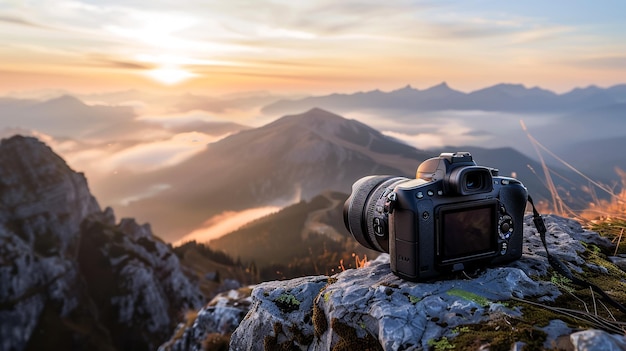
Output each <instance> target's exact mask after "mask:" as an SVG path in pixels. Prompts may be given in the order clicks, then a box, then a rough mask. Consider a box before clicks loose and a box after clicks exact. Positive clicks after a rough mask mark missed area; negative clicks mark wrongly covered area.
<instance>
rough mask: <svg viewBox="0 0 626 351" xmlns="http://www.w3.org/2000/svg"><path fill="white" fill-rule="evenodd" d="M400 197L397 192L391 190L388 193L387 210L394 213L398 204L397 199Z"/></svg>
mask: <svg viewBox="0 0 626 351" xmlns="http://www.w3.org/2000/svg"><path fill="white" fill-rule="evenodd" d="M397 199H398V195H397V194H396V193H395V192H393V191H392V192H390V193H389V194H387V201H385V212H387V213H390V214H391V213H393V209H394V208H395V206H396V200H397Z"/></svg>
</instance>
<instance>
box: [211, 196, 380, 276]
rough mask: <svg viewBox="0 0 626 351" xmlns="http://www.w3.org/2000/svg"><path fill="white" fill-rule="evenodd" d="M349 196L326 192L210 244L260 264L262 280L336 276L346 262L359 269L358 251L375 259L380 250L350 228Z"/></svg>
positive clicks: (256, 264)
mask: <svg viewBox="0 0 626 351" xmlns="http://www.w3.org/2000/svg"><path fill="white" fill-rule="evenodd" d="M347 197H348V195H347V194H343V193H338V192H324V193H323V194H320V195H319V196H316V197H314V198H313V199H311V200H310V201H301V202H299V203H297V204H294V205H291V206H288V207H286V208H284V209H282V210H281V211H279V212H277V213H275V214H272V215H269V216H266V217H264V218H261V219H258V220H255V221H253V222H251V223H249V224H247V225H245V226H243V227H242V228H240V229H238V230H236V231H234V232H232V233H230V234H227V235H225V236H223V237H221V238H219V239H216V240H212V241H211V242H210V244H209V245H210V246H211V247H212V248H216V249H219V250H223V251H224V252H226V253H228V254H229V255H230V256H233V257H235V256H236V257H240V258H241V260H242V261H244V262H254V264H255V266H256V267H258V269H259V271H260V278H261V280H272V279H281V278H293V277H297V276H303V275H318V274H332V273H333V272H337V271H338V270H339V268H338V266H339V264H340V262H342V260H343V262H344V265H345V268H354V267H355V263H354V262H355V259H354V258H353V257H352V254H353V253H354V254H358V255H359V257H363V256H364V255H367V257H368V258H370V259H372V258H374V257H376V256H377V254H378V253H377V252H374V251H372V250H368V249H366V248H364V247H363V246H361V245H359V244H358V243H357V242H356V240H354V239H353V238H352V235H351V234H350V233H348V231H347V230H346V229H345V226H344V223H343V216H342V214H343V204H344V202H345V200H346V199H347Z"/></svg>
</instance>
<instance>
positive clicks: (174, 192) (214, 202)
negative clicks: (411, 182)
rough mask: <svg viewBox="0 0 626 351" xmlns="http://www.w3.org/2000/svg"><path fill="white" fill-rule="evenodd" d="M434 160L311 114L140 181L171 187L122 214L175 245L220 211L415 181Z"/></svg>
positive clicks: (364, 129) (243, 135) (358, 127)
mask: <svg viewBox="0 0 626 351" xmlns="http://www.w3.org/2000/svg"><path fill="white" fill-rule="evenodd" d="M430 156H431V155H430V154H429V153H425V152H422V151H419V150H416V149H414V148H412V147H410V146H408V145H405V144H402V143H399V142H397V141H395V140H392V139H390V138H388V137H386V136H384V135H382V134H381V133H380V132H378V131H376V130H374V129H372V128H370V127H368V126H366V125H364V124H362V123H360V122H357V121H354V120H347V119H344V118H342V117H340V116H338V115H335V114H332V113H330V112H326V111H324V110H321V109H312V110H309V111H307V112H305V113H303V114H300V115H291V116H286V117H283V118H281V119H279V120H276V121H274V122H272V123H270V124H267V125H265V126H263V127H260V128H256V129H250V130H246V131H242V132H240V133H237V134H235V135H231V136H229V137H227V138H225V139H223V140H220V141H218V142H216V143H213V144H209V145H208V147H207V149H206V150H205V151H204V152H202V153H200V154H198V155H196V156H195V157H193V158H191V159H190V160H188V161H186V162H184V163H182V164H179V165H177V166H176V167H172V168H169V169H166V170H163V171H160V172H156V173H154V174H152V175H151V176H146V177H143V178H142V179H141V180H140V182H138V183H137V186H138V187H140V186H142V185H146V184H162V183H166V184H169V185H170V188H169V189H168V190H165V191H162V192H161V193H159V194H157V195H155V196H154V197H151V198H149V199H145V200H140V201H136V202H133V203H131V204H130V205H129V206H128V207H127V208H124V209H123V211H124V213H129V214H131V213H132V214H133V215H134V216H137V217H138V218H140V219H141V220H145V221H149V222H150V223H151V224H152V225H153V226H154V227H155V228H158V233H159V235H160V236H162V237H164V238H166V239H167V240H172V241H173V240H176V239H178V238H180V237H182V235H184V234H187V233H188V232H190V231H191V230H193V229H196V228H198V227H199V226H201V225H202V223H203V222H204V221H205V220H207V219H208V218H209V217H210V216H213V215H216V214H218V213H220V212H222V211H226V210H242V209H247V208H252V207H258V206H264V205H268V204H279V205H285V204H289V203H293V202H297V201H299V200H300V199H301V198H303V199H310V198H312V197H313V196H315V195H317V194H319V193H321V192H322V191H323V190H327V189H328V190H336V191H341V192H344V193H347V192H349V191H350V189H351V185H352V183H353V182H354V181H355V180H356V179H358V178H360V177H363V176H365V175H368V174H398V175H404V176H413V175H414V174H415V169H416V167H417V165H418V164H419V163H420V162H421V161H423V160H424V159H426V158H427V157H430ZM166 213H167V214H169V215H168V216H163V214H166ZM165 217H167V218H165Z"/></svg>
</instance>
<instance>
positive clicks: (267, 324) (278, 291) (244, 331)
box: [165, 216, 626, 350]
mask: <svg viewBox="0 0 626 351" xmlns="http://www.w3.org/2000/svg"><path fill="white" fill-rule="evenodd" d="M525 221H526V223H525V228H524V255H523V257H522V258H521V259H520V260H518V261H516V262H513V263H511V264H509V265H507V266H502V267H490V268H484V269H481V270H479V271H477V272H467V273H468V275H466V276H463V275H459V276H452V277H442V279H439V280H435V281H431V282H422V283H415V282H408V281H405V280H402V279H399V278H398V277H397V276H395V275H394V274H393V273H392V272H391V271H390V266H389V256H388V255H381V256H380V257H379V258H378V259H376V260H374V261H372V262H369V264H368V265H367V267H364V268H360V269H350V270H346V271H344V272H342V273H340V274H337V275H334V276H332V277H328V276H316V277H304V278H297V279H293V280H288V281H273V282H266V283H262V284H259V285H258V286H256V287H255V288H254V290H253V291H252V296H251V297H252V305H251V307H250V309H249V311H248V313H247V314H246V315H245V317H243V319H242V321H241V323H240V324H239V326H238V327H237V329H236V330H235V331H234V333H233V334H232V338H231V341H230V348H231V349H232V350H277V349H303V350H352V349H370V350H421V349H426V350H427V349H435V350H443V349H449V348H450V349H451V348H456V349H471V350H474V349H507V350H508V349H516V350H519V349H532V350H535V349H559V348H560V349H569V350H619V349H624V348H626V338H625V337H624V328H626V324H624V323H623V322H620V320H622V321H623V319H624V316H623V314H621V313H620V312H618V311H616V310H614V309H611V308H609V307H604V306H605V305H603V303H602V301H601V300H599V299H598V298H597V296H594V295H591V293H589V291H588V290H587V289H580V288H579V287H576V286H573V285H571V284H570V283H569V282H568V281H567V280H566V279H564V278H563V277H560V276H559V275H557V274H555V273H554V272H553V270H552V269H551V267H550V265H549V264H548V262H547V259H546V254H545V251H544V249H543V246H542V244H541V240H540V238H539V235H538V234H537V233H536V231H535V229H534V226H533V225H532V219H531V217H526V219H525ZM546 224H547V226H548V243H549V247H550V249H551V253H552V254H554V255H556V256H559V257H560V258H561V259H562V260H563V261H564V262H566V264H567V265H568V266H570V267H571V268H572V269H573V270H574V271H577V272H578V274H581V275H584V276H585V278H587V279H590V280H593V281H594V282H595V283H596V284H601V285H602V287H603V288H604V290H606V291H607V292H608V293H609V294H611V295H612V296H614V297H615V298H616V299H617V300H620V301H621V302H624V301H625V300H626V294H625V293H624V284H625V283H624V282H626V273H624V272H623V271H621V270H620V269H619V268H617V267H616V266H614V265H613V264H611V263H610V262H609V261H608V260H606V256H604V255H602V254H601V250H602V248H605V247H608V246H610V242H608V241H607V240H606V239H604V238H602V237H600V236H599V235H598V234H596V233H594V232H590V231H586V230H584V229H583V228H582V227H581V226H580V224H579V223H578V222H576V221H573V220H570V219H565V218H561V217H556V216H547V217H546ZM593 306H596V307H595V309H594V307H593ZM245 309H246V308H244V307H240V312H239V314H238V315H240V316H241V315H243V312H241V311H243V310H245ZM609 311H610V312H609ZM202 313H203V314H210V315H212V316H213V318H212V322H211V323H206V322H205V321H206V320H207V317H206V316H204V317H203V319H197V320H196V321H195V322H194V323H193V324H192V323H189V326H188V328H187V329H186V330H184V331H183V332H181V331H180V330H179V332H178V334H179V335H182V336H183V337H182V338H181V339H180V340H181V341H183V340H184V343H179V344H178V346H184V347H178V348H175V349H176V350H199V349H201V347H202V341H203V340H202V338H206V336H207V335H209V334H210V333H211V332H213V333H215V332H218V331H219V327H215V326H214V324H215V321H216V320H218V319H219V318H218V316H219V313H220V312H219V311H215V310H213V311H209V310H206V309H205V310H203V312H202ZM181 328H182V327H181ZM207 329H209V330H207ZM165 349H167V348H165Z"/></svg>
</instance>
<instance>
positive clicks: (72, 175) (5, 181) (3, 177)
mask: <svg viewBox="0 0 626 351" xmlns="http://www.w3.org/2000/svg"><path fill="white" fill-rule="evenodd" d="M201 302H202V301H201V297H200V292H199V290H198V288H197V286H196V285H194V284H193V283H192V282H190V281H189V279H188V278H187V277H186V276H185V275H184V274H183V272H182V268H181V267H180V265H179V262H178V259H177V258H176V256H175V255H174V254H173V253H172V252H171V249H170V248H169V247H168V246H167V245H166V244H164V243H163V242H162V241H160V240H159V239H158V238H156V237H154V235H153V234H152V233H151V231H150V228H149V227H148V226H139V225H137V224H136V223H135V222H134V221H133V220H130V219H124V220H122V221H121V222H120V223H119V224H115V217H114V215H113V211H112V210H111V209H106V210H105V211H104V212H101V210H100V207H99V205H98V203H97V202H96V200H95V199H94V197H93V196H92V195H91V194H90V192H89V188H88V186H87V182H86V180H85V177H84V176H83V175H82V174H79V173H76V172H74V171H72V170H71V169H70V168H69V167H68V166H67V165H66V163H65V162H64V161H63V160H62V159H61V158H60V157H58V156H57V155H56V154H54V152H53V151H52V150H51V149H50V148H48V147H47V146H45V145H44V144H43V143H41V142H39V141H38V140H36V139H34V138H24V137H21V136H15V137H12V138H10V139H5V140H2V141H1V143H0V349H2V350H29V349H76V350H78V349H90V350H91V349H93V350H114V349H134V350H141V349H154V348H155V347H156V345H158V344H159V343H160V342H162V341H163V340H164V337H165V336H166V335H167V333H169V332H170V331H171V327H172V326H173V325H174V324H175V322H176V319H177V318H178V316H179V315H180V314H181V313H182V312H184V311H185V310H186V309H190V308H197V307H198V306H199V305H200V304H201Z"/></svg>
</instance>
